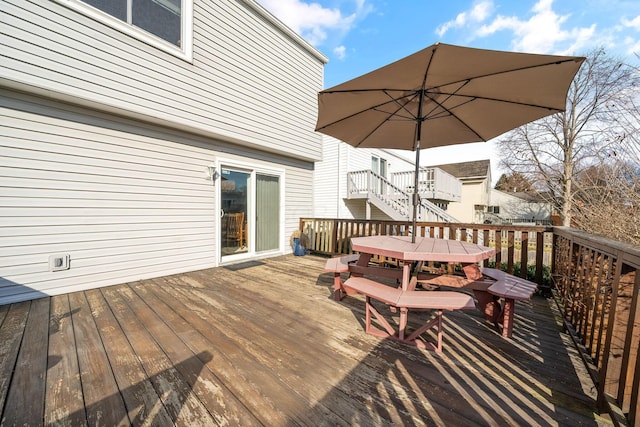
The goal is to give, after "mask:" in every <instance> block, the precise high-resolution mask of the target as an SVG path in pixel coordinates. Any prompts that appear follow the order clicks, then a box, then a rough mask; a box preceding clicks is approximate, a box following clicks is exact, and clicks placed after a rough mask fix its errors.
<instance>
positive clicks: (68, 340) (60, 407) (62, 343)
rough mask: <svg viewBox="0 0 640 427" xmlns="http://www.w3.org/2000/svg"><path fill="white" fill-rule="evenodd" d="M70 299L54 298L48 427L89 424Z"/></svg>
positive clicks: (49, 366) (46, 408) (52, 306)
mask: <svg viewBox="0 0 640 427" xmlns="http://www.w3.org/2000/svg"><path fill="white" fill-rule="evenodd" d="M71 316H72V314H71V308H70V305H69V296H68V295H67V294H65V295H57V296H54V297H52V298H51V317H50V320H49V356H48V361H49V363H48V369H47V386H46V395H45V412H44V414H45V424H47V425H82V423H84V422H85V421H86V418H87V415H86V412H85V405H84V398H83V395H82V383H81V382H80V368H79V367H78V357H77V350H76V341H75V337H74V333H73V321H72V319H71Z"/></svg>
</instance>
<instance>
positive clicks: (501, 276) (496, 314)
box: [473, 268, 538, 338]
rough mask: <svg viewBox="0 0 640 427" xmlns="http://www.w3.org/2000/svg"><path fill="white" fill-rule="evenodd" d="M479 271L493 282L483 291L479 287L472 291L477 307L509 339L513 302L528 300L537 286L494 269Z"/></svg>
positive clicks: (511, 328)
mask: <svg viewBox="0 0 640 427" xmlns="http://www.w3.org/2000/svg"><path fill="white" fill-rule="evenodd" d="M481 271H482V274H483V275H485V276H487V277H490V278H491V279H494V280H495V282H493V283H491V284H490V285H489V286H487V287H486V288H485V289H482V287H481V286H478V287H476V288H475V289H473V292H474V295H475V296H476V299H477V300H478V306H479V308H480V310H481V311H482V312H483V313H484V314H485V317H486V318H487V319H488V320H491V321H493V322H494V324H496V325H499V326H500V324H501V328H502V336H504V337H509V338H510V337H511V335H512V333H513V320H514V317H515V309H516V306H515V302H516V301H528V300H530V299H531V296H532V295H533V294H534V293H535V291H536V289H537V288H538V285H537V284H535V283H533V282H530V281H529V280H526V279H522V278H520V277H516V276H513V275H511V274H509V273H507V272H505V271H502V270H498V269H495V268H482V269H481ZM501 298H502V299H503V300H504V304H503V305H500V302H499V300H500V299H501Z"/></svg>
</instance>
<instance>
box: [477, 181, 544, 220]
mask: <svg viewBox="0 0 640 427" xmlns="http://www.w3.org/2000/svg"><path fill="white" fill-rule="evenodd" d="M490 200H491V203H490V206H489V208H488V214H487V215H486V216H485V222H490V223H493V224H499V223H509V224H549V223H550V220H551V205H550V204H549V203H546V202H544V201H541V200H540V199H539V198H536V197H534V196H532V195H529V194H526V193H521V192H517V193H505V192H503V191H500V190H496V189H492V190H491V195H490Z"/></svg>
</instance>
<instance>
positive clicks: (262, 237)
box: [256, 174, 280, 252]
mask: <svg viewBox="0 0 640 427" xmlns="http://www.w3.org/2000/svg"><path fill="white" fill-rule="evenodd" d="M279 248H280V179H279V178H278V177H277V176H270V175H260V174H257V175H256V251H257V252H262V251H268V250H274V249H279Z"/></svg>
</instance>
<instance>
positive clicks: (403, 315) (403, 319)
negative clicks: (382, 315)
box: [398, 308, 409, 341]
mask: <svg viewBox="0 0 640 427" xmlns="http://www.w3.org/2000/svg"><path fill="white" fill-rule="evenodd" d="M408 317H409V309H407V308H401V309H400V326H399V328H398V338H399V339H400V341H402V340H404V332H405V329H407V320H408Z"/></svg>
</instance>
